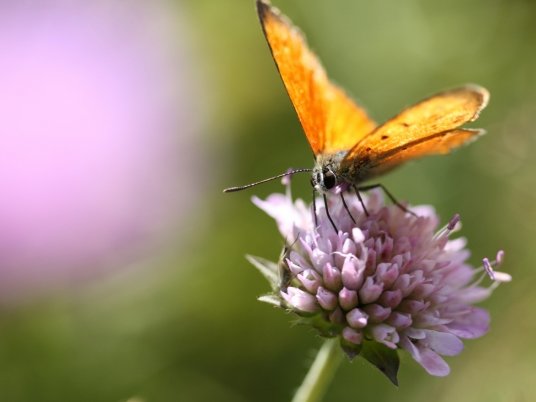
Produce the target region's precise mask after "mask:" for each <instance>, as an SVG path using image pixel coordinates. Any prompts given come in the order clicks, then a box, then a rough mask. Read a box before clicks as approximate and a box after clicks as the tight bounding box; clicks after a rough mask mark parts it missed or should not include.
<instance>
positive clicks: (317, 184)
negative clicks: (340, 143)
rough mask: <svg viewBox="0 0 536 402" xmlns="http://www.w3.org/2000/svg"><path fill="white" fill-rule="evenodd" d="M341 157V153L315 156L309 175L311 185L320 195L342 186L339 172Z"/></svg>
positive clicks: (342, 154)
mask: <svg viewBox="0 0 536 402" xmlns="http://www.w3.org/2000/svg"><path fill="white" fill-rule="evenodd" d="M343 156H344V153H343V152H340V153H336V154H332V155H318V156H317V158H316V163H315V167H314V168H313V172H312V175H311V185H312V186H313V187H314V189H315V190H316V191H318V192H319V193H320V194H325V193H327V192H329V191H330V190H332V189H334V188H336V187H337V186H339V185H341V184H342V182H343V180H342V178H341V177H340V175H339V170H340V164H341V160H342V158H343Z"/></svg>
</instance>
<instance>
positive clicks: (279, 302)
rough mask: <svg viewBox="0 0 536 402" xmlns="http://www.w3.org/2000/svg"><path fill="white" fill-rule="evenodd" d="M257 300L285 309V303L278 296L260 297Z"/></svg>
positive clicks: (270, 294)
mask: <svg viewBox="0 0 536 402" xmlns="http://www.w3.org/2000/svg"><path fill="white" fill-rule="evenodd" d="M257 300H258V301H261V302H263V303H268V304H271V305H272V306H274V307H279V308H285V307H284V306H283V301H282V300H281V298H280V297H279V296H278V295H276V294H273V293H269V294H266V295H262V296H259V297H258V298H257Z"/></svg>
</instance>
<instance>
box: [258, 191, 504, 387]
mask: <svg viewBox="0 0 536 402" xmlns="http://www.w3.org/2000/svg"><path fill="white" fill-rule="evenodd" d="M253 201H254V203H255V204H256V205H257V206H258V207H260V208H261V209H263V210H264V211H265V212H266V213H268V215H270V216H271V217H273V218H274V219H275V220H276V222H277V225H278V227H279V231H280V232H281V234H282V236H283V237H284V238H285V239H286V240H287V242H288V244H289V245H288V246H287V247H286V250H285V252H284V255H283V258H282V260H281V262H280V264H279V265H277V264H274V263H270V262H266V261H263V260H260V259H258V258H250V261H251V262H253V264H254V265H256V266H257V268H259V269H260V270H261V272H263V273H264V274H265V276H266V277H267V278H268V279H269V281H270V282H271V284H272V289H273V290H274V293H273V294H272V295H268V296H264V297H263V298H262V300H263V301H267V302H270V303H272V304H275V305H278V306H281V307H284V308H287V309H289V310H291V311H293V312H295V313H296V314H298V315H300V316H302V322H309V323H310V324H311V325H313V326H314V327H315V328H317V329H318V330H319V331H320V333H321V334H322V335H323V336H326V337H334V336H338V337H339V339H340V341H341V346H342V347H343V349H344V350H345V351H346V353H347V354H348V355H349V356H350V357H353V356H356V355H361V356H363V357H364V358H366V359H367V360H369V361H370V362H371V363H373V364H374V365H376V366H377V367H378V368H380V369H381V370H382V371H383V372H384V373H385V374H387V375H388V377H389V378H390V379H391V380H392V381H393V382H395V383H396V371H397V370H398V357H397V355H396V353H395V351H396V350H398V349H404V350H406V351H407V352H409V353H410V354H411V356H412V357H413V358H414V359H415V360H416V361H417V362H418V363H419V364H420V365H422V367H424V369H425V370H426V371H427V372H428V373H430V374H432V375H436V376H445V375H447V374H448V373H449V366H448V364H447V363H446V362H445V360H444V359H443V358H442V356H453V355H457V354H459V353H460V352H461V351H462V349H463V343H462V339H472V338H478V337H480V336H482V335H484V334H485V333H486V332H487V331H488V325H489V314H488V312H487V311H486V310H484V309H482V308H479V307H475V306H474V304H475V303H478V302H480V301H482V300H484V299H485V298H487V297H488V296H490V295H491V293H492V291H493V289H494V288H495V287H496V286H497V285H498V284H499V282H506V281H509V280H510V279H511V278H510V276H509V275H508V274H505V273H501V272H495V271H494V270H493V267H492V266H493V265H496V264H498V263H500V262H501V261H502V258H503V253H502V252H499V253H498V255H497V261H496V262H493V263H492V262H490V261H488V260H487V259H484V267H481V268H479V269H475V268H473V267H472V266H471V265H469V264H468V263H467V262H466V260H467V258H468V257H469V251H468V250H467V249H466V248H465V243H466V242H465V239H463V238H458V239H454V240H449V235H450V234H451V233H452V232H453V231H454V230H455V227H456V226H457V223H458V221H459V217H458V216H455V217H454V218H453V219H452V220H451V221H450V222H449V224H448V225H447V226H445V227H444V228H443V229H440V230H437V226H438V222H439V219H438V217H437V215H436V214H435V212H434V210H433V209H432V208H431V207H429V206H418V207H411V209H412V211H414V212H415V213H417V215H418V217H415V216H412V215H410V214H408V213H405V212H404V211H403V210H402V209H401V208H399V207H398V206H396V205H385V204H384V202H383V199H382V197H381V196H380V193H379V192H371V193H370V194H369V197H366V198H365V202H366V207H367V210H368V211H369V213H370V216H367V215H366V214H365V213H364V212H363V208H362V206H361V204H360V202H359V201H358V199H357V197H356V196H355V195H352V196H350V195H348V196H347V200H346V201H347V203H348V206H349V209H350V212H351V214H352V216H353V217H355V218H356V223H354V222H353V220H352V218H351V217H350V215H349V213H348V211H347V210H345V208H344V206H343V204H342V202H341V200H340V199H339V198H338V197H331V199H330V205H329V211H330V214H331V216H332V217H333V220H334V222H336V224H337V226H338V228H339V231H338V233H336V232H335V231H334V228H333V226H332V225H331V223H330V221H329V220H328V217H327V215H326V212H325V208H324V207H321V208H319V209H318V211H317V212H316V213H317V217H318V227H315V224H314V219H313V214H312V211H311V207H310V206H308V205H306V204H305V203H304V202H303V201H302V200H296V201H293V200H292V198H291V196H290V191H287V194H272V195H271V196H269V197H268V198H267V199H266V200H265V201H263V200H260V199H258V198H254V200H253ZM317 205H321V202H320V200H318V201H317ZM486 273H487V274H488V275H489V276H490V277H491V279H493V280H494V281H495V282H493V284H492V285H491V286H488V287H483V286H481V285H480V283H481V281H482V279H483V277H484V276H485V275H486ZM479 276H480V277H479Z"/></svg>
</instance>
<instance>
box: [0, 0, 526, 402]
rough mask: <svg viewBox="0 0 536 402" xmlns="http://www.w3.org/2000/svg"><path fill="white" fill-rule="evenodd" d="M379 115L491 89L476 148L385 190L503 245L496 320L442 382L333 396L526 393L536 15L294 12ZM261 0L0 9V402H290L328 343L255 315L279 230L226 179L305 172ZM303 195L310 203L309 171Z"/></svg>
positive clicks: (365, 375)
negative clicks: (506, 278) (464, 89)
mask: <svg viewBox="0 0 536 402" xmlns="http://www.w3.org/2000/svg"><path fill="white" fill-rule="evenodd" d="M274 3H275V5H277V6H279V7H280V8H282V9H283V10H284V11H285V13H286V14H287V15H289V16H290V17H291V18H292V19H293V20H294V22H295V23H296V24H298V25H299V26H300V27H301V28H302V30H303V31H304V32H306V34H307V37H308V40H309V42H310V44H311V46H312V47H313V49H315V51H316V52H317V53H318V54H319V55H320V57H321V59H322V60H323V62H324V64H325V66H326V68H327V70H328V71H329V73H330V75H331V76H332V77H333V79H334V80H335V81H336V82H339V83H341V84H342V85H343V86H344V87H345V88H347V89H348V91H349V92H350V93H351V94H353V95H355V97H356V99H358V100H360V101H361V102H362V103H363V104H364V105H366V106H367V108H368V110H369V111H370V113H371V115H372V116H373V117H374V118H375V119H377V120H378V121H383V120H384V119H386V118H389V117H390V116H392V115H393V114H395V113H396V112H397V111H399V110H400V109H401V108H402V107H403V106H405V105H408V104H410V103H412V102H415V101H417V100H419V99H421V98H422V97H424V96H427V95H430V94H432V93H434V92H436V91H439V90H442V89H446V88H449V87H453V86H456V85H459V84H463V83H466V82H475V83H479V84H481V85H483V86H485V87H487V88H488V89H489V90H490V92H491V95H492V96H491V103H490V105H489V106H488V108H487V109H486V110H485V111H484V112H483V114H482V116H481V118H480V119H479V120H478V122H477V124H476V126H477V127H484V128H486V129H487V130H488V135H486V136H485V137H483V138H482V139H480V140H479V141H478V142H477V143H475V144H472V145H471V146H469V147H467V148H464V149H461V150H459V151H458V152H456V153H454V154H452V155H450V156H448V157H436V158H430V159H424V160H422V161H418V162H414V163H411V164H408V165H407V166H404V167H403V168H401V169H399V170H397V171H395V172H393V173H391V174H390V175H388V176H387V177H385V178H384V179H383V183H384V184H385V185H386V186H388V188H389V189H390V190H391V191H392V192H393V193H394V194H396V195H397V197H398V198H400V199H404V200H408V201H409V202H410V203H412V204H432V205H434V206H435V207H436V208H437V210H438V212H439V214H440V215H441V216H442V217H443V220H444V221H446V220H447V219H448V218H450V217H451V216H452V215H453V214H454V213H460V214H461V216H462V220H463V232H462V234H463V235H464V236H466V237H467V238H468V239H469V247H470V249H471V250H472V257H471V258H472V262H473V263H474V264H475V265H479V264H480V261H481V258H482V257H485V256H493V255H494V254H495V252H496V250H497V249H500V248H502V249H504V250H505V251H506V262H505V265H504V267H503V270H505V271H507V272H509V273H511V274H512V275H513V277H514V281H513V282H512V283H510V284H508V285H504V286H501V287H500V288H499V289H498V290H497V291H496V292H495V294H494V295H493V297H492V298H491V299H490V300H488V301H486V302H485V303H483V305H484V306H485V307H486V308H488V309H489V310H490V311H491V315H492V328H491V330H490V332H489V334H488V335H487V336H485V337H484V338H482V339H479V340H474V341H469V342H466V348H465V351H464V352H463V353H462V354H461V355H460V356H458V357H454V358H449V359H448V362H449V364H450V365H451V368H452V372H451V374H450V375H449V376H448V377H446V378H432V377H430V376H428V375H427V374H426V373H425V372H424V370H422V369H421V368H420V367H419V366H418V365H417V364H416V363H414V362H413V361H411V359H410V358H408V356H406V355H403V357H402V365H401V370H400V377H399V379H400V387H399V388H398V389H396V388H395V387H393V386H391V384H390V383H388V381H387V380H386V379H385V378H383V377H382V376H381V375H380V374H379V373H378V372H376V371H375V369H373V368H371V367H370V366H369V365H368V364H367V363H365V362H363V361H361V360H360V359H356V360H355V361H354V362H352V363H348V362H345V363H344V364H343V365H342V366H341V368H340V370H339V371H338V373H337V376H336V378H335V380H334V382H333V384H332V386H331V388H330V390H329V392H328V395H327V399H326V400H330V401H397V402H401V401H412V402H418V401H429V400H430V399H431V398H434V400H435V401H437V402H441V401H452V400H457V401H516V402H521V401H531V400H534V391H533V384H534V378H536V346H535V342H534V339H535V337H536V316H535V313H534V306H535V305H536V292H534V290H533V287H534V284H535V283H536V274H535V270H534V266H535V265H536V246H535V244H534V242H535V239H536V158H535V157H534V154H535V152H536V136H535V135H534V134H533V132H534V130H535V129H534V121H535V116H536V96H535V93H536V52H535V46H536V25H535V24H534V20H535V18H536V3H535V2H533V1H529V0H471V1H466V0H453V1H449V2H440V1H424V0H405V1H395V0H389V1H382V2H370V1H364V0H359V1H349V0H333V1H329V2H327V1H322V0H293V1H290V0H278V1H274ZM311 164H312V159H311V153H310V151H309V148H308V145H307V143H306V140H305V137H304V136H303V135H302V133H301V129H300V126H299V124H298V121H297V119H296V116H295V115H294V111H293V109H292V107H291V105H290V102H289V100H288V99H287V96H286V94H285V92H284V89H283V86H282V84H281V82H280V79H279V77H278V75H277V73H276V69H275V67H274V65H273V62H272V60H271V57H270V54H269V51H268V49H267V46H266V44H265V41H264V38H263V36H262V33H261V30H260V28H259V24H258V21H257V17H256V14H255V11H254V2H253V0H228V1H225V2H216V1H209V0H197V1H178V0H176V1H163V0H158V1H153V2H143V1H141V0H139V1H111V0H98V1H95V2H83V1H74V2H64V1H59V0H58V1H54V0H46V1H42V2H36V1H25V2H18V1H14V0H13V1H3V2H2V3H1V4H0V293H1V294H0V400H1V401H10V402H11V401H13V402H18V401H40V402H48V401H80V402H82V401H127V400H131V401H144V402H145V401H146V402H150V401H215V400H217V401H250V400H256V401H280V400H281V401H283V400H288V399H289V398H290V396H291V395H292V391H293V389H294V388H295V387H296V386H297V385H298V384H299V383H300V381H301V379H302V378H303V376H304V374H305V372H306V369H307V366H308V364H309V363H310V362H311V361H312V358H313V356H314V351H315V349H316V348H317V347H318V346H319V345H320V340H319V339H318V338H317V337H316V336H315V335H314V334H313V333H312V332H311V331H310V330H308V329H306V328H302V327H297V326H293V325H292V317H291V316H289V315H287V314H284V313H282V312H280V311H277V310H275V309H272V308H270V307H269V306H267V305H264V304H262V303H259V302H257V301H256V297H257V296H259V295H260V294H262V293H264V292H265V291H267V290H268V288H267V284H266V283H265V282H264V279H263V278H262V277H261V276H260V275H259V274H258V273H257V272H255V270H254V269H252V267H251V266H249V265H248V263H247V262H246V261H245V259H244V254H246V253H249V254H254V255H259V256H263V257H266V258H271V259H276V258H277V256H278V255H279V252H280V247H281V245H282V241H281V239H280V238H279V236H278V234H277V231H276V228H275V225H274V222H272V221H271V220H270V219H269V218H268V217H267V216H265V215H264V214H263V213H262V212H260V211H259V210H257V209H256V208H255V207H254V206H253V205H252V204H251V202H250V197H251V195H252V194H257V195H259V196H261V197H264V196H266V195H268V194H270V193H271V192H274V191H281V189H282V187H281V185H280V183H278V182H273V183H270V184H266V185H264V186H262V187H258V188H256V189H255V190H254V191H249V192H243V193H237V194H225V195H224V194H222V192H221V190H222V189H223V188H224V187H228V186H231V185H236V184H242V183H247V182H250V181H253V180H256V179H260V178H264V177H267V176H269V175H272V174H277V173H280V172H283V171H285V170H286V169H287V168H288V167H310V166H311ZM294 193H295V194H296V195H297V196H300V197H305V198H307V199H308V198H309V197H310V188H309V183H308V179H307V178H306V177H296V179H295V180H294Z"/></svg>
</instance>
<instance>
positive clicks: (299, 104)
mask: <svg viewBox="0 0 536 402" xmlns="http://www.w3.org/2000/svg"><path fill="white" fill-rule="evenodd" d="M257 9H258V13H259V19H260V21H261V25H262V28H263V32H264V35H265V37H266V40H267V42H268V45H269V46H270V49H271V52H272V56H273V58H274V60H275V63H276V65H277V68H278V70H279V73H280V75H281V78H282V80H283V83H284V85H285V87H286V89H287V92H288V94H289V97H290V100H291V102H292V104H293V105H294V108H295V109H296V112H297V114H298V118H299V120H300V123H301V125H302V127H303V130H304V131H305V135H306V137H307V140H308V141H309V144H310V145H311V148H312V149H313V152H314V153H315V155H316V154H319V153H328V154H329V153H334V152H337V151H342V150H344V151H346V150H348V149H350V148H351V147H352V146H353V145H354V144H356V143H357V142H358V141H359V140H361V139H362V138H363V137H365V136H366V135H367V134H369V133H370V132H371V131H372V130H373V129H374V128H375V126H376V124H375V123H374V122H373V121H372V120H371V119H370V118H369V117H368V116H367V114H366V112H365V111H364V110H363V109H362V108H361V107H359V106H357V105H356V104H355V103H354V102H353V101H352V100H351V99H350V98H349V97H348V96H347V95H346V94H345V93H344V91H343V90H342V89H340V88H339V87H338V86H336V85H334V84H333V83H331V82H330V81H329V79H328V77H327V75H326V72H325V70H324V68H323V67H322V65H321V64H320V62H319V60H318V58H317V57H316V55H315V54H314V53H313V52H312V51H311V50H310V49H309V48H308V46H307V43H306V41H305V39H304V37H303V35H302V34H301V33H300V32H299V30H298V29H297V28H296V27H295V26H293V25H292V23H291V22H290V21H289V20H288V19H287V18H286V17H285V16H283V15H282V14H281V13H280V12H279V11H278V10H277V9H275V8H274V7H272V6H270V5H269V4H268V3H267V2H265V1H261V0H258V1H257Z"/></svg>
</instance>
